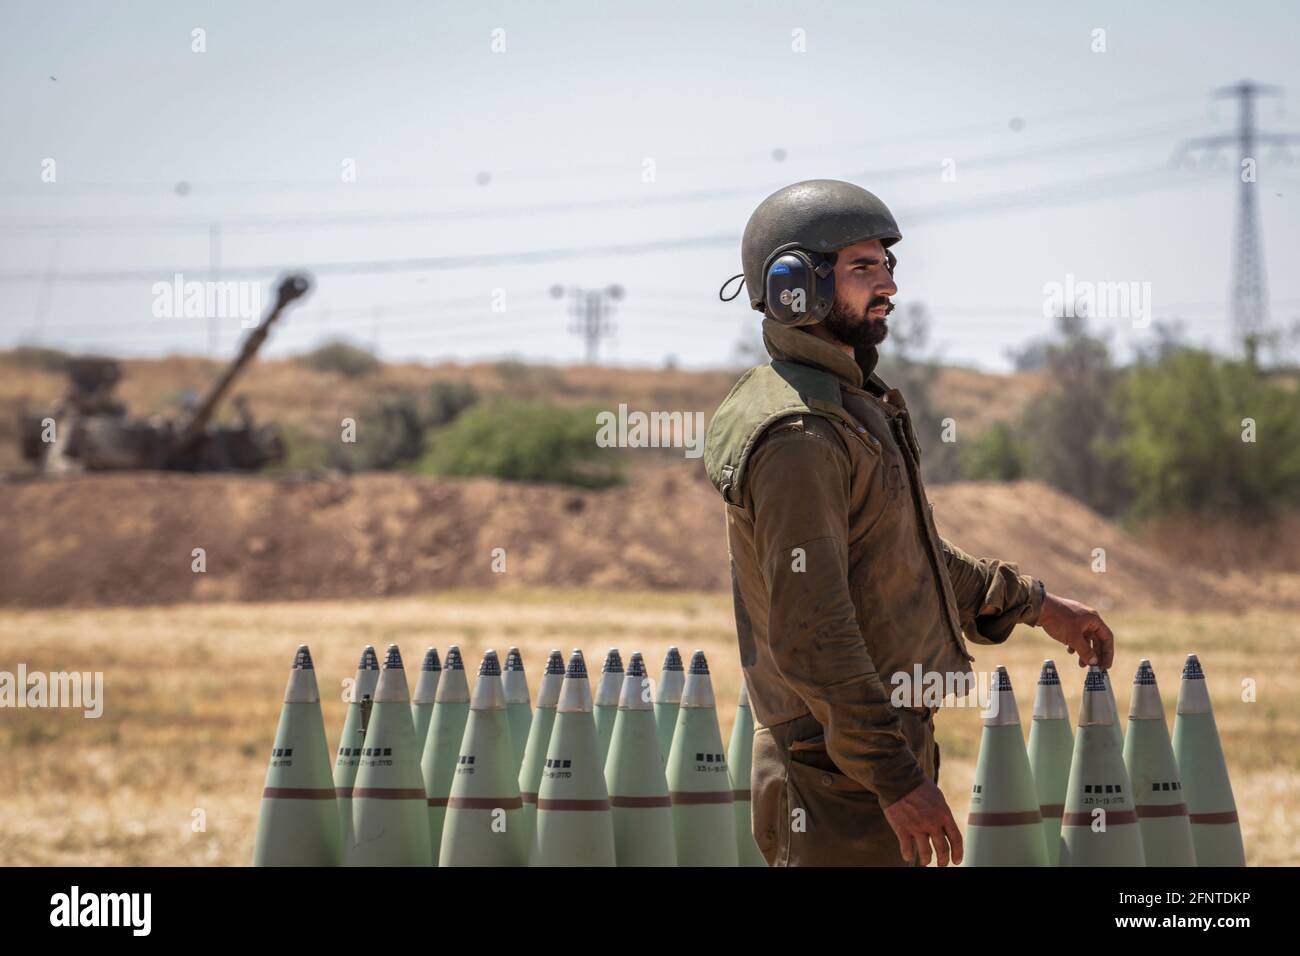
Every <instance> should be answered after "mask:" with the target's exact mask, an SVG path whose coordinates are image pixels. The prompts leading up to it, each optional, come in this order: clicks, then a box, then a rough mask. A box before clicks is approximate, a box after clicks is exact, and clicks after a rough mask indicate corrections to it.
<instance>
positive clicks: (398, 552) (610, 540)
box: [0, 470, 1300, 609]
mask: <svg viewBox="0 0 1300 956" xmlns="http://www.w3.org/2000/svg"><path fill="white" fill-rule="evenodd" d="M932 498H933V501H934V506H935V515H936V518H937V519H938V522H939V525H940V528H941V530H942V531H943V533H944V534H945V536H947V537H949V538H950V540H952V541H953V542H954V543H956V544H958V545H959V546H961V547H962V548H963V549H965V550H966V551H968V552H970V553H971V554H975V555H979V556H996V557H1000V558H1003V559H1006V560H1010V561H1016V562H1018V563H1019V564H1020V567H1021V570H1023V571H1026V572H1030V573H1033V574H1036V575H1038V576H1040V577H1042V578H1043V579H1044V580H1045V581H1046V582H1047V584H1048V587H1049V589H1050V590H1052V591H1055V592H1057V593H1061V594H1066V595H1069V596H1072V597H1076V598H1078V599H1080V600H1084V601H1087V602H1089V603H1092V604H1094V605H1096V606H1098V607H1100V608H1111V607H1119V606H1152V605H1155V606H1178V607H1183V608H1188V609H1195V608H1202V607H1219V608H1222V607H1225V606H1226V607H1236V606H1244V605H1245V604H1246V603H1248V602H1254V603H1260V602H1261V601H1262V602H1265V603H1277V602H1278V601H1279V600H1281V599H1282V598H1281V597H1280V596H1279V595H1278V594H1275V593H1270V594H1262V593H1261V588H1260V587H1259V586H1257V585H1255V584H1254V583H1253V582H1247V584H1249V586H1246V584H1243V583H1242V582H1240V581H1237V582H1225V581H1223V580H1221V579H1220V578H1219V577H1216V576H1212V575H1209V574H1207V573H1205V572H1191V571H1184V570H1182V569H1181V568H1179V567H1178V566H1176V565H1174V564H1172V563H1171V562H1169V561H1167V560H1165V559H1163V558H1161V557H1160V556H1158V555H1156V554H1154V553H1152V552H1150V551H1148V550H1146V549H1144V548H1142V547H1141V546H1139V545H1138V544H1136V543H1135V542H1134V541H1132V540H1131V539H1130V538H1128V537H1127V536H1126V535H1125V534H1123V533H1122V532H1121V531H1119V530H1118V529H1117V528H1115V527H1114V526H1113V525H1111V524H1110V523H1108V522H1107V521H1105V520H1104V519H1102V518H1101V517H1099V516H1098V515H1096V514H1095V513H1094V512H1092V511H1090V510H1089V509H1087V508H1085V507H1083V506H1082V505H1080V504H1078V503H1077V502H1075V501H1074V500H1073V499H1070V498H1068V497H1065V496H1063V495H1061V494H1058V493H1057V492H1054V491H1052V490H1051V489H1048V488H1045V487H1044V486H1042V485H1038V484H1034V483H1030V482H1021V483H1016V484H1010V485H1001V484H956V485H946V486H938V487H935V488H934V489H932ZM0 540H3V541H4V542H5V547H4V549H3V551H2V552H0V604H6V605H14V606H42V607H49V606H77V605H83V606H84V605H105V604H150V603H167V602H177V601H196V600H197V601H203V600H241V601H242V600H248V601H259V600H271V599H276V600H281V599H290V598H326V597H330V598H333V597H355V596H367V595H386V594H407V593H417V592H426V591H437V590H442V589H447V588H457V587H488V588H494V587H503V586H504V587H546V586H586V587H598V588H611V589H619V590H624V589H637V590H641V589H649V590H654V589H695V590H718V589H726V588H727V587H729V578H728V572H727V567H726V544H725V538H724V525H723V515H722V506H721V503H720V501H719V499H718V496H717V494H716V492H714V490H713V489H712V488H711V487H710V486H709V485H708V484H707V483H706V482H705V481H704V480H703V478H701V477H699V476H696V475H685V474H681V473H673V472H670V471H668V470H663V471H661V472H657V473H653V474H650V475H648V476H646V477H645V478H643V479H641V480H639V481H637V482H635V483H633V484H631V485H629V486H627V487H624V488H618V489H613V490H609V491H603V492H588V491H578V490H573V489H566V488H560V487H554V486H537V485H524V484H510V483H501V482H495V481H488V480H472V481H438V480H433V479H426V478H415V477H409V476H404V475H392V474H371V475H362V476H357V477H350V478H342V477H339V478H282V477H280V478H271V477H244V476H231V475H171V474H119V475H89V476H83V477H78V478H71V479H66V480H29V481H14V482H9V483H6V484H5V485H3V486H0ZM1095 548H1103V549H1105V560H1106V563H1105V571H1104V572H1099V571H1094V570H1093V562H1094V556H1093V549H1095ZM196 549H202V559H203V561H204V562H205V565H206V570H205V571H204V572H202V573H198V572H197V571H195V570H194V569H193V566H194V564H195V563H196V561H197V560H198V559H197V558H196ZM502 567H504V570H501V569H502ZM1297 590H1298V589H1294V588H1293V589H1291V595H1292V599H1294V600H1296V601H1297V603H1300V593H1297Z"/></svg>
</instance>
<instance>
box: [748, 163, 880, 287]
mask: <svg viewBox="0 0 1300 956" xmlns="http://www.w3.org/2000/svg"><path fill="white" fill-rule="evenodd" d="M902 238H903V234H902V233H901V232H899V229H898V223H896V222H895V221H894V214H893V213H891V212H890V211H889V207H888V206H886V205H885V204H884V203H883V202H881V201H880V199H879V197H877V196H876V195H875V194H873V193H870V192H867V190H865V189H863V188H862V187H861V186H855V185H853V183H846V182H841V181H840V180H838V179H809V180H806V181H804V182H801V183H795V184H794V185H791V186H786V187H785V188H783V189H778V190H777V191H776V192H774V193H772V195H770V196H768V197H767V198H766V199H764V200H763V201H762V202H761V203H759V204H758V208H757V209H755V210H754V212H753V213H752V214H751V215H750V217H749V222H748V223H746V225H745V235H744V238H743V239H742V240H741V243H740V259H741V264H742V266H743V268H744V270H745V286H746V288H747V289H748V290H749V304H750V307H751V308H753V309H755V310H757V311H759V312H763V311H765V310H766V306H765V304H764V302H763V295H764V288H765V285H766V282H765V278H766V277H765V276H764V275H763V267H764V266H765V265H766V264H767V262H768V260H769V259H771V258H772V256H773V254H774V253H777V252H779V251H783V250H786V249H796V248H797V249H804V250H806V251H808V252H813V253H823V254H825V253H830V252H833V251H834V250H836V249H843V248H844V247H845V246H851V245H853V244H854V243H856V242H867V241H869V240H871V239H879V240H880V242H881V245H883V246H885V247H886V248H888V247H889V246H892V245H893V244H894V243H896V242H898V241H899V240H900V239H902ZM892 258H893V257H892V255H891V257H890V260H891V265H892Z"/></svg>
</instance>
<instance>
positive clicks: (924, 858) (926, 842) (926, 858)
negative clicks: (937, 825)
mask: <svg viewBox="0 0 1300 956" xmlns="http://www.w3.org/2000/svg"><path fill="white" fill-rule="evenodd" d="M916 846H917V849H919V850H920V851H921V865H922V866H929V865H930V838H929V834H927V833H926V832H925V831H924V830H922V831H920V832H919V833H917V834H916Z"/></svg>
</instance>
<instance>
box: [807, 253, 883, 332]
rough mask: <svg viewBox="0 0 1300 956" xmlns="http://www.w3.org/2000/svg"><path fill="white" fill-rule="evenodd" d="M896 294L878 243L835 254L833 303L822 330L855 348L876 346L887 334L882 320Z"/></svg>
mask: <svg viewBox="0 0 1300 956" xmlns="http://www.w3.org/2000/svg"><path fill="white" fill-rule="evenodd" d="M897 294H898V286H896V285H894V277H893V276H892V275H890V274H889V268H888V266H887V265H886V260H885V247H884V246H882V245H881V244H880V240H879V239H872V240H871V241H870V242H859V243H855V244H854V245H851V246H845V247H844V248H843V249H841V250H839V254H838V255H837V256H836V259H835V302H834V304H833V306H832V307H831V311H830V314H829V315H827V316H826V318H825V319H824V320H823V324H824V325H825V326H826V330H827V331H828V332H830V333H831V334H832V335H834V336H835V338H837V339H839V340H840V341H841V342H843V343H845V344H846V345H852V346H854V347H855V348H858V347H866V346H872V345H879V344H880V343H881V342H883V341H884V340H885V336H886V335H888V334H889V326H888V325H887V324H886V322H885V318H886V317H887V316H888V315H889V313H890V312H893V311H894V304H893V303H892V302H891V301H890V298H889V297H890V296H893V295H897Z"/></svg>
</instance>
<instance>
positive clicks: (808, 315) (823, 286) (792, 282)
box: [719, 243, 898, 327]
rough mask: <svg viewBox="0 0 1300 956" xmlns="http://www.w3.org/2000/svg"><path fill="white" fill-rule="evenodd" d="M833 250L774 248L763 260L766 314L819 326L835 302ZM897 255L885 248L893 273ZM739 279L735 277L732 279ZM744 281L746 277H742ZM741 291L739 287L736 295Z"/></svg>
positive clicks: (787, 323) (786, 322) (787, 321)
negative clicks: (815, 250)
mask: <svg viewBox="0 0 1300 956" xmlns="http://www.w3.org/2000/svg"><path fill="white" fill-rule="evenodd" d="M835 258H836V253H834V252H812V251H810V250H808V249H804V248H802V247H801V246H799V245H797V244H795V243H790V244H788V245H784V246H781V247H779V248H777V249H775V250H773V252H772V254H771V255H770V256H768V257H767V261H766V262H764V263H763V306H764V307H766V310H767V314H768V315H770V316H771V317H772V318H773V319H775V320H776V321H777V322H779V323H780V324H781V325H784V326H789V327H793V326H799V325H816V324H817V323H818V322H820V321H822V320H823V319H824V318H826V316H827V315H829V314H830V311H831V307H832V306H833V305H834V304H835ZM897 262H898V259H897V257H896V256H895V255H894V254H893V253H892V252H890V251H889V250H888V249H886V250H885V268H887V269H888V270H889V274H890V275H891V276H892V275H893V274H894V266H895V265H896V264H897ZM736 278H739V276H732V278H731V279H730V280H728V282H727V283H726V284H724V285H723V288H722V290H719V298H722V299H723V301H724V302H725V301H730V299H727V298H724V297H723V296H722V294H721V293H722V291H723V290H725V289H726V286H727V285H729V284H730V283H731V281H733V280H735V279H736ZM742 284H743V279H742ZM739 294H740V288H739V287H737V289H736V294H735V295H733V296H731V298H732V299H734V298H735V297H736V295H739Z"/></svg>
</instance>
